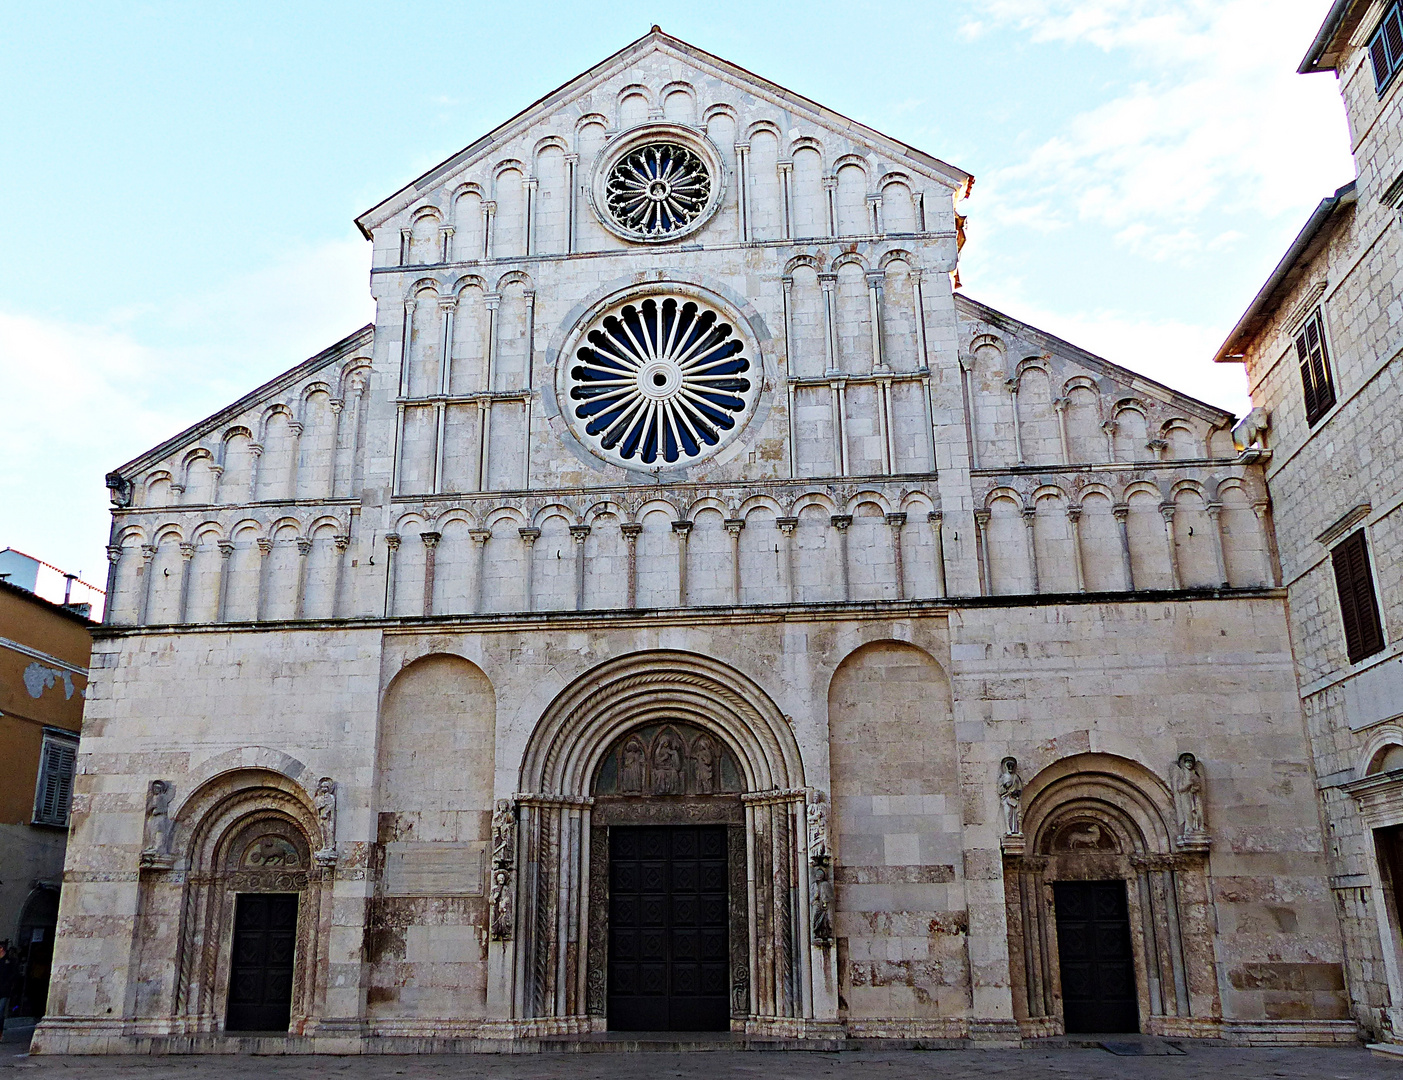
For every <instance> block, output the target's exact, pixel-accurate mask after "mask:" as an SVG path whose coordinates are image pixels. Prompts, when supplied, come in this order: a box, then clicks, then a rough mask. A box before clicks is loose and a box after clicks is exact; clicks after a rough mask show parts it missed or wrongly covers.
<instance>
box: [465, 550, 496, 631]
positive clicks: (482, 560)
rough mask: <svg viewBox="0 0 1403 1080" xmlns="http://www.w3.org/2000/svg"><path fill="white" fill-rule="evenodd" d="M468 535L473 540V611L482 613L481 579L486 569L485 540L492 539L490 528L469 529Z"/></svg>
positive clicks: (477, 613)
mask: <svg viewBox="0 0 1403 1080" xmlns="http://www.w3.org/2000/svg"><path fill="white" fill-rule="evenodd" d="M468 535H469V536H471V537H472V540H473V613H474V614H475V615H480V614H482V596H483V593H482V579H483V575H484V574H485V573H486V571H487V541H489V540H491V539H492V530H491V529H470V530H468Z"/></svg>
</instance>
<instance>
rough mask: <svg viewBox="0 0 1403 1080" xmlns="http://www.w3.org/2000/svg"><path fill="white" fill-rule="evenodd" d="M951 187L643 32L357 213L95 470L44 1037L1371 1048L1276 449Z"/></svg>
mask: <svg viewBox="0 0 1403 1080" xmlns="http://www.w3.org/2000/svg"><path fill="white" fill-rule="evenodd" d="M971 183H972V178H971V177H970V176H969V175H968V174H966V173H964V172H962V171H961V170H959V169H957V168H955V167H953V166H951V165H948V164H946V163H944V162H943V161H940V160H938V159H936V158H934V157H931V156H929V155H928V154H926V153H923V152H921V151H919V150H916V149H913V148H911V147H909V146H905V145H903V144H901V143H899V142H896V141H895V140H893V139H890V138H888V137H886V136H884V135H882V134H880V133H878V132H876V131H872V130H870V129H867V128H865V127H863V126H862V125H861V124H858V123H856V122H854V121H852V120H849V119H847V118H846V117H844V116H842V115H840V114H838V113H835V112H833V111H831V110H829V109H828V108H825V107H823V106H821V105H818V104H816V103H814V102H812V101H809V100H806V99H804V98H802V97H799V96H798V95H795V94H794V93H792V92H790V91H787V90H785V89H783V88H781V87H779V86H776V85H774V84H772V83H769V82H767V81H765V80H764V79H762V78H760V77H757V76H755V75H753V74H751V73H749V72H746V71H744V70H742V69H740V68H737V67H736V66H734V65H732V64H729V63H727V62H726V61H723V60H721V59H719V58H717V57H714V56H711V55H709V54H707V53H704V52H702V51H700V50H698V49H696V48H694V47H692V46H690V45H688V44H686V43H684V42H681V41H679V40H677V39H675V38H672V37H669V36H667V35H665V34H663V33H662V32H660V31H658V30H657V29H656V28H654V31H653V32H652V33H650V34H648V35H647V36H645V37H644V38H642V39H640V40H639V41H637V42H635V43H633V44H632V45H630V46H628V47H627V48H626V49H624V50H623V51H621V52H620V53H618V54H616V55H615V56H613V57H611V58H609V59H608V60H606V61H605V62H603V63H601V64H600V65H599V66H597V67H595V68H593V69H591V70H590V71H589V72H587V73H585V74H583V75H581V76H579V77H578V78H576V79H574V80H572V81H571V82H570V83H568V84H566V85H565V86H563V87H561V88H560V89H559V90H557V91H555V92H554V93H552V94H550V95H548V96H547V97H545V98H543V99H542V100H541V101H539V102H537V103H536V104H535V105H533V106H531V107H530V108H529V109H527V110H526V111H525V112H523V113H521V114H519V115H518V116H516V117H514V118H513V119H511V120H509V121H507V122H506V123H505V124H503V125H502V126H501V127H500V128H498V129H497V130H496V131H494V132H492V133H491V134H489V135H487V136H485V137H484V138H482V139H480V140H479V141H478V142H476V143H474V144H472V145H471V146H469V147H467V148H466V149H464V150H463V151H462V152H460V153H459V154H457V155H455V156H454V157H452V158H450V159H449V160H448V161H445V162H444V163H443V164H441V165H439V166H438V167H436V168H434V169H433V170H431V171H430V172H428V173H427V174H425V175H424V176H422V177H420V178H419V179H417V180H415V181H414V182H413V183H411V184H410V185H408V186H407V187H405V188H404V189H402V190H401V191H399V192H397V193H395V194H394V195H392V196H390V197H389V198H388V199H387V200H385V201H384V202H383V203H381V204H380V205H378V206H376V207H375V208H374V209H372V210H370V211H368V212H367V213H366V214H364V215H363V216H362V217H361V218H360V219H358V223H359V225H360V227H361V229H362V231H363V232H364V234H365V235H366V237H367V238H369V239H370V240H371V241H372V256H371V273H370V286H371V290H372V293H373V294H374V297H375V300H376V320H375V323H374V324H373V325H372V326H367V327H365V328H364V329H362V330H360V331H358V332H356V333H354V334H352V335H351V336H349V337H347V338H345V339H344V340H342V341H341V342H338V343H337V344H335V345H333V346H332V347H331V348H329V349H327V350H326V351H325V352H323V353H320V354H318V355H317V356H314V357H312V358H310V359H309V360H307V361H306V362H304V363H302V364H300V365H299V366H297V367H295V368H294V369H292V370H290V371H288V372H287V373H285V374H284V375H282V376H280V377H278V378H277V379H275V380H273V381H272V382H270V383H268V384H267V385H265V386H263V387H260V388H259V389H257V390H254V391H253V392H252V393H250V394H249V395H248V396H247V397H245V398H243V399H241V400H240V401H238V402H235V403H234V404H232V405H230V406H229V407H228V408H227V409H225V410H223V411H222V412H220V413H218V414H217V415H215V416H212V417H210V418H209V419H208V420H206V421H203V422H202V423H200V424H197V425H195V426H194V427H192V428H191V429H189V430H188V431H186V432H184V433H182V434H180V435H178V436H176V437H175V438H173V439H171V440H169V441H168V442H166V443H163V444H162V445H160V446H158V447H156V448H155V449H153V450H152V451H150V452H149V453H147V454H145V455H143V456H142V457H140V458H138V459H137V460H135V461H133V462H131V463H129V464H127V465H125V466H123V467H122V468H120V469H118V470H117V471H115V472H114V473H112V474H111V475H110V476H109V478H108V485H109V487H110V488H111V489H112V493H113V501H114V504H115V505H114V523H113V530H112V539H111V547H110V549H109V551H110V555H111V574H110V597H111V600H110V613H109V616H108V625H107V626H106V627H105V628H104V630H103V632H102V633H101V635H100V639H99V640H98V641H97V642H96V644H95V648H94V655H93V667H92V683H91V690H90V692H89V701H88V705H87V715H86V720H85V727H84V732H83V741H82V748H81V755H80V775H79V777H78V780H77V787H76V794H75V797H74V808H73V833H72V841H71V844H70V847H69V858H68V868H67V872H66V876H65V884H64V889H63V901H62V910H61V916H60V918H61V933H60V939H59V945H58V949H57V952H56V954H55V971H54V977H53V988H52V991H51V997H50V1002H49V1018H48V1019H47V1020H46V1021H45V1023H44V1025H43V1027H42V1028H41V1029H40V1033H39V1035H38V1039H37V1042H36V1047H37V1048H38V1049H39V1050H41V1051H46V1052H64V1051H87V1050H111V1049H116V1048H125V1049H135V1050H143V1049H145V1050H161V1049H167V1050H168V1049H181V1048H184V1049H197V1050H199V1049H209V1050H213V1049H218V1048H221V1047H224V1046H228V1045H244V1044H243V1043H238V1042H235V1043H230V1042H229V1040H239V1039H243V1038H257V1039H258V1040H260V1042H259V1044H258V1045H261V1046H263V1047H265V1048H268V1047H273V1048H282V1049H288V1050H299V1049H301V1050H328V1051H338V1052H346V1051H357V1050H413V1049H424V1048H430V1047H447V1046H450V1045H451V1046H456V1047H472V1046H487V1045H500V1044H501V1042H502V1041H503V1040H532V1039H541V1038H549V1037H564V1038H579V1037H587V1036H589V1035H590V1034H592V1033H597V1032H601V1031H606V1030H650V1031H656V1030H697V1029H709V1030H731V1031H735V1032H744V1033H749V1034H750V1035H752V1036H755V1037H784V1038H793V1039H802V1040H829V1041H831V1040H836V1039H841V1038H846V1037H901V1038H923V1039H944V1040H969V1041H994V1042H1000V1041H1002V1042H1013V1041H1016V1040H1018V1039H1020V1038H1036V1037H1039V1036H1045V1035H1053V1034H1058V1033H1061V1032H1063V1031H1074V1032H1075V1031H1088V1030H1096V1031H1107V1030H1123V1031H1140V1030H1143V1031H1146V1032H1151V1033H1158V1034H1164V1035H1172V1036H1184V1037H1192V1036H1212V1037H1224V1038H1229V1039H1234V1040H1237V1041H1251V1042H1268V1041H1291V1042H1300V1041H1336V1040H1342V1039H1343V1040H1348V1039H1352V1038H1353V1037H1354V1026H1353V1023H1352V1022H1351V1021H1350V1020H1349V1019H1348V1002H1347V1000H1346V995H1345V992H1344V987H1343V981H1342V967H1341V964H1342V955H1341V945H1340V936H1339V932H1338V929H1337V925H1336V919H1335V914H1334V911H1333V908H1332V903H1331V896H1330V891H1329V881H1328V873H1327V869H1326V863H1325V857H1324V846H1323V839H1322V835H1321V827H1320V819H1319V816H1318V814H1317V810H1316V805H1315V801H1314V800H1315V797H1314V790H1313V776H1312V771H1311V766H1310V764H1309V754H1308V751H1307V746H1306V742H1305V733H1304V727H1303V722H1302V715H1301V706H1300V701H1299V698H1298V696H1297V692H1296V684H1295V675H1294V672H1293V668H1292V658H1291V649H1290V645H1289V641H1288V634H1287V622H1286V615H1285V610H1284V608H1285V599H1284V593H1283V592H1282V591H1280V590H1279V588H1278V587H1277V585H1278V575H1279V570H1278V567H1277V559H1276V554H1275V551H1274V546H1273V539H1272V537H1273V530H1272V523H1271V519H1270V510H1269V503H1268V501H1267V497H1266V488H1265V486H1264V482H1263V477H1262V472H1261V464H1260V462H1259V461H1258V460H1257V454H1256V452H1255V451H1253V450H1247V451H1240V450H1239V449H1237V448H1236V447H1235V446H1234V442H1233V438H1232V435H1231V424H1232V418H1231V417H1230V416H1229V415H1228V414H1227V413H1224V412H1222V411H1220V410H1218V409H1216V408H1213V407H1211V406H1208V405H1206V404H1204V403H1202V402H1199V401H1196V400H1193V399H1191V398H1188V397H1186V396H1184V395H1182V394H1180V393H1177V392H1175V391H1173V390H1171V389H1169V388H1167V387H1165V386H1162V385H1160V384H1158V383H1155V382H1153V381H1151V380H1148V379H1145V378H1143V377H1141V376H1139V375H1136V374H1135V373H1133V372H1131V371H1129V370H1126V369H1124V368H1121V367H1118V366H1116V365H1114V364H1112V363H1109V362H1107V361H1105V360H1103V359H1100V358H1098V357H1096V356H1093V355H1091V354H1089V353H1087V352H1084V351H1083V350H1080V349H1078V348H1076V347H1074V346H1073V345H1070V344H1068V343H1066V342H1063V341H1061V340H1058V339H1057V338H1054V337H1052V336H1051V335H1049V334H1046V333H1043V332H1041V331H1039V330H1037V329H1036V328H1034V327H1031V326H1028V325H1026V324H1024V323H1021V322H1019V321H1017V320H1016V319H1015V318H1012V317H1010V316H1008V315H1005V314H1002V313H1000V312H997V311H994V310H992V309H990V308H988V307H986V306H984V305H982V304H980V303H979V302H977V301H976V300H974V299H971V298H970V297H968V296H966V295H964V294H963V292H961V291H958V278H957V264H958V258H959V251H960V247H961V245H962V243H963V239H964V230H963V226H964V220H963V217H962V216H961V214H960V213H959V204H960V202H961V201H962V200H963V199H964V198H965V196H967V195H968V193H969V188H970V185H971ZM1092 943H1095V944H1092ZM807 1045H817V1044H816V1043H807Z"/></svg>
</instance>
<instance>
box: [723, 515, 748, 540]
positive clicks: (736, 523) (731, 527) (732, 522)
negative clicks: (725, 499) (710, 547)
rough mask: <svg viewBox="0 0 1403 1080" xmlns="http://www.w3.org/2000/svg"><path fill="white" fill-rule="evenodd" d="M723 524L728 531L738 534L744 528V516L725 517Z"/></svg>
mask: <svg viewBox="0 0 1403 1080" xmlns="http://www.w3.org/2000/svg"><path fill="white" fill-rule="evenodd" d="M724 524H725V526H726V531H727V532H728V533H730V534H731V535H732V536H739V535H740V531H741V530H742V529H743V528H745V518H727V519H726V521H725V522H724Z"/></svg>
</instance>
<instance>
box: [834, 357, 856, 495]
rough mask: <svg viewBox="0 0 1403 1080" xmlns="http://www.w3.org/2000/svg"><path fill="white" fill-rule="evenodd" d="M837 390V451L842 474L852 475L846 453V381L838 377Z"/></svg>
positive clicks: (850, 464)
mask: <svg viewBox="0 0 1403 1080" xmlns="http://www.w3.org/2000/svg"><path fill="white" fill-rule="evenodd" d="M834 386H835V388H836V389H837V391H838V452H839V458H840V464H841V465H842V475H844V476H851V475H852V463H851V460H850V458H849V454H848V381H847V380H846V379H840V380H838V382H836V383H835V384H834Z"/></svg>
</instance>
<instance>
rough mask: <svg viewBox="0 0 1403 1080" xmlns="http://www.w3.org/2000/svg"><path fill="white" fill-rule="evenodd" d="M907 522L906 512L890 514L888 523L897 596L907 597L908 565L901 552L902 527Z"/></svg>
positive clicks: (901, 598)
mask: <svg viewBox="0 0 1403 1080" xmlns="http://www.w3.org/2000/svg"><path fill="white" fill-rule="evenodd" d="M905 524H906V515H905V514H888V515H887V525H888V526H890V527H891V555H892V569H893V570H894V571H895V573H896V598H897V599H898V600H905V599H906V566H905V563H904V562H903V560H902V554H901V529H902V526H904V525H905Z"/></svg>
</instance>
